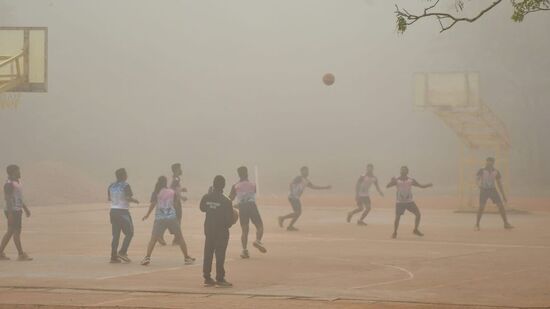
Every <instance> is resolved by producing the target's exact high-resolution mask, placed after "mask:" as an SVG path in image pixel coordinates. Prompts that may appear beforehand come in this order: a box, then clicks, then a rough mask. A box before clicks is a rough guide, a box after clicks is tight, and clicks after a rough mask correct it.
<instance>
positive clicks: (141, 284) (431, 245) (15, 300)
mask: <svg viewBox="0 0 550 309" xmlns="http://www.w3.org/2000/svg"><path fill="white" fill-rule="evenodd" d="M419 205H422V202H421V201H420V203H419ZM421 207H422V206H421ZM287 208H288V207H287V206H286V205H279V206H263V207H262V211H263V216H264V221H265V222H266V235H265V244H266V246H268V250H269V252H268V254H265V255H262V254H260V253H259V252H257V251H255V250H254V249H252V251H251V254H252V258H251V259H250V260H241V259H240V257H239V253H240V238H239V237H240V227H238V226H234V227H233V228H232V229H231V233H232V235H231V241H230V245H229V248H228V257H227V258H228V261H227V265H226V269H227V278H228V280H230V281H231V282H232V283H234V285H235V287H234V288H232V289H216V288H204V287H202V277H201V259H202V252H201V250H202V246H203V240H204V238H203V234H202V222H203V215H202V214H201V213H200V212H199V211H198V209H197V207H196V205H194V204H193V205H187V207H186V208H185V209H184V223H183V230H184V235H185V237H186V240H187V242H188V246H189V248H190V253H191V254H192V255H193V256H195V257H197V264H196V265H191V266H184V265H183V257H182V255H181V253H180V251H179V249H178V248H176V247H172V246H166V247H160V246H158V247H157V248H156V250H155V252H154V253H153V256H152V264H151V265H150V266H148V267H144V266H141V265H139V261H140V259H141V258H142V257H143V256H144V253H145V248H146V244H147V241H148V239H149V235H150V232H151V228H152V222H151V221H148V222H142V221H141V220H140V219H141V217H142V216H143V214H144V213H145V208H137V209H133V212H132V214H133V219H134V223H135V229H136V231H135V236H134V240H133V242H132V245H131V247H130V251H129V255H130V257H131V258H132V259H133V262H132V263H131V264H117V265H113V264H109V263H108V260H109V249H110V247H109V244H110V224H109V220H108V211H107V207H106V206H105V205H101V204H97V205H68V206H52V207H42V208H35V209H33V211H34V212H33V216H32V217H31V219H28V220H25V222H24V225H25V227H26V228H25V232H24V236H23V237H24V240H25V246H26V248H27V250H28V251H29V253H30V254H31V255H32V256H33V257H34V258H35V260H34V261H32V262H28V263H23V262H15V261H8V262H2V263H0V277H1V279H0V281H1V289H0V306H3V305H8V304H29V305H52V306H104V307H106V306H142V307H185V306H188V305H201V307H203V308H219V307H222V306H225V305H227V304H234V305H238V306H239V307H242V308H252V307H257V306H262V307H267V308H275V307H278V306H281V305H283V306H287V307H293V308H294V307H296V308H297V307H304V306H305V307H311V308H313V307H315V308H317V307H319V306H322V307H324V306H326V307H331V308H332V307H336V308H339V307H342V306H346V308H348V306H349V305H353V304H356V305H357V306H361V307H364V306H367V307H368V305H369V304H370V305H372V306H375V307H377V308H379V307H382V308H386V307H387V308H394V307H395V308H409V307H410V306H412V305H415V306H418V307H420V308H429V307H432V306H433V305H437V306H442V305H445V307H449V308H454V307H457V308H458V307H469V306H495V307H537V306H540V307H543V306H545V305H547V304H548V303H549V302H550V294H548V291H549V289H548V288H549V287H550V267H549V266H548V256H550V246H549V245H548V240H549V239H550V228H549V226H550V214H549V213H535V214H530V215H515V216H512V218H511V221H512V222H513V224H514V225H515V226H517V228H516V229H514V230H512V231H506V230H504V229H503V228H502V224H501V220H500V217H498V216H496V215H490V214H488V215H486V216H485V217H484V219H483V221H482V228H483V229H482V231H480V232H476V231H474V229H473V223H474V215H473V214H456V213H454V212H453V211H452V210H447V209H424V210H423V218H422V225H421V228H422V230H423V232H425V233H426V236H425V237H423V238H418V237H416V236H414V235H412V234H411V230H412V227H413V222H412V221H413V218H412V216H410V215H409V216H407V215H406V216H405V217H404V219H403V220H402V226H401V228H400V234H399V236H398V239H397V240H392V239H390V235H391V231H392V220H393V210H392V208H391V207H380V208H376V207H375V208H374V210H373V211H372V212H371V214H370V215H369V217H368V218H367V222H368V224H369V225H368V226H366V227H358V226H356V225H355V224H348V223H345V214H346V211H347V207H336V206H332V207H315V206H314V205H306V206H305V211H304V215H303V217H302V219H301V220H300V221H299V222H298V225H297V226H298V227H299V228H300V229H301V231H300V232H296V233H292V232H286V231H284V230H283V229H281V228H279V227H278V226H277V224H276V217H277V216H278V215H280V214H282V213H286V212H287V211H288V209H287ZM52 222H55V224H51V223H52ZM69 239H70V241H69ZM7 254H8V255H9V256H11V257H12V258H14V257H15V250H14V248H12V247H9V248H8V250H7ZM352 308H353V307H352Z"/></svg>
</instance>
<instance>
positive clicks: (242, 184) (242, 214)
mask: <svg viewBox="0 0 550 309" xmlns="http://www.w3.org/2000/svg"><path fill="white" fill-rule="evenodd" d="M237 173H238V174H239V179H240V180H239V182H237V183H236V184H234V185H233V187H231V192H230V193H229V199H230V200H231V201H234V200H235V198H236V199H237V203H236V204H235V206H234V207H235V208H238V209H239V221H240V222H241V229H242V235H241V243H242V246H243V251H242V253H241V258H243V259H248V258H250V254H249V253H248V248H247V247H248V231H249V229H250V225H249V223H250V221H252V224H254V226H255V227H256V240H255V241H254V242H253V243H252V245H253V246H254V248H256V249H258V250H259V251H260V252H261V253H266V252H267V250H266V248H265V247H264V245H263V244H262V237H263V235H264V223H263V221H262V217H261V216H260V212H259V211H258V206H257V205H256V184H255V183H253V182H251V181H249V180H248V169H247V168H246V166H241V167H239V168H238V169H237Z"/></svg>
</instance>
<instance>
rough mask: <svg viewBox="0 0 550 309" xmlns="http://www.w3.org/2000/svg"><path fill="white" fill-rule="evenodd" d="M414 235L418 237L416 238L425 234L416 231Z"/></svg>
mask: <svg viewBox="0 0 550 309" xmlns="http://www.w3.org/2000/svg"><path fill="white" fill-rule="evenodd" d="M413 234H414V235H416V236H424V234H423V233H422V232H420V231H419V230H418V229H415V230H414V231H413Z"/></svg>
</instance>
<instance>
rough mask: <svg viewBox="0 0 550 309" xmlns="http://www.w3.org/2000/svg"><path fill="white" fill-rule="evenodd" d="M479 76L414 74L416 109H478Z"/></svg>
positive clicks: (471, 74) (450, 73) (468, 73)
mask: <svg viewBox="0 0 550 309" xmlns="http://www.w3.org/2000/svg"><path fill="white" fill-rule="evenodd" d="M479 88H480V87H479V74H478V73H475V72H445V73H416V74H415V76H414V91H415V94H414V97H415V101H414V105H415V107H417V108H430V107H435V108H453V107H478V106H479V102H480V91H479Z"/></svg>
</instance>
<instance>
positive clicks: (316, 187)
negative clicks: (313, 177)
mask: <svg viewBox="0 0 550 309" xmlns="http://www.w3.org/2000/svg"><path fill="white" fill-rule="evenodd" d="M307 187H308V188H310V189H313V190H329V189H331V188H332V186H330V185H329V186H318V185H314V184H313V183H311V182H310V183H309V184H308V185H307Z"/></svg>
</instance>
